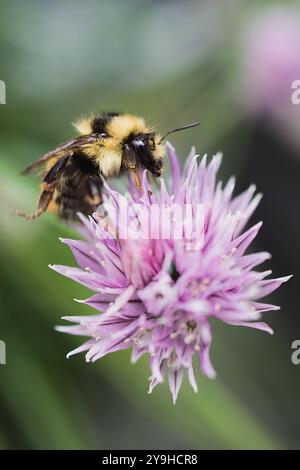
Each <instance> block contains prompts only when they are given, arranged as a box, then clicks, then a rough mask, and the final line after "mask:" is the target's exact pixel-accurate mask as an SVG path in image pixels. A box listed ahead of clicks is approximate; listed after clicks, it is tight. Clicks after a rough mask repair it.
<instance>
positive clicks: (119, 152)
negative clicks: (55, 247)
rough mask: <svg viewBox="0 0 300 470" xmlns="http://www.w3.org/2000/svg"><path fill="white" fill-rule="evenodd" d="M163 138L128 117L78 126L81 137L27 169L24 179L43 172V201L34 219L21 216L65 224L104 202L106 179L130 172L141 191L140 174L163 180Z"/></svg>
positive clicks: (116, 116)
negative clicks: (52, 217)
mask: <svg viewBox="0 0 300 470" xmlns="http://www.w3.org/2000/svg"><path fill="white" fill-rule="evenodd" d="M195 125H198V123H194V124H190V125H188V126H184V127H182V128H178V129H173V130H172V131H168V132H167V133H166V134H165V135H164V136H163V137H161V135H160V134H158V133H157V132H155V131H153V130H152V129H150V128H149V127H148V126H147V125H146V123H145V120H144V119H143V118H141V117H138V116H134V115H131V114H127V113H115V112H105V113H102V114H100V115H99V116H95V117H91V118H87V119H81V120H80V121H79V122H77V123H76V124H74V126H75V128H76V129H77V131H78V132H79V136H78V137H77V138H75V139H73V140H71V141H70V142H67V143H64V144H61V145H59V146H58V147H56V148H55V149H54V150H51V151H50V152H48V153H46V154H45V155H43V156H42V157H40V158H39V159H38V160H36V161H35V162H33V163H32V164H31V165H29V166H27V167H26V168H25V169H24V170H23V172H22V173H23V174H27V173H30V172H32V171H35V170H38V169H41V170H42V181H41V184H40V190H41V193H40V197H39V200H38V205H37V210H36V212H34V213H33V214H28V215H26V214H24V213H20V212H17V215H20V216H24V217H26V219H29V220H31V219H35V218H37V217H39V216H40V215H42V214H43V212H45V211H46V210H49V211H52V212H56V213H57V214H58V215H59V216H60V217H62V218H63V219H76V215H77V213H78V212H81V213H83V214H85V215H89V214H92V213H93V212H94V211H95V210H96V209H97V207H98V206H99V205H100V204H101V203H102V195H101V193H102V187H103V178H105V179H106V178H111V177H116V176H119V175H121V174H123V173H125V172H130V173H131V176H132V179H133V181H134V184H135V185H136V187H137V188H138V189H139V190H142V188H141V182H140V178H139V169H140V168H146V169H147V170H149V171H150V172H151V173H152V175H154V176H156V177H157V176H160V175H161V172H162V166H163V158H164V155H165V143H164V140H165V138H166V137H167V135H169V134H170V133H171V132H176V131H179V130H182V129H186V128H189V127H193V126H195Z"/></svg>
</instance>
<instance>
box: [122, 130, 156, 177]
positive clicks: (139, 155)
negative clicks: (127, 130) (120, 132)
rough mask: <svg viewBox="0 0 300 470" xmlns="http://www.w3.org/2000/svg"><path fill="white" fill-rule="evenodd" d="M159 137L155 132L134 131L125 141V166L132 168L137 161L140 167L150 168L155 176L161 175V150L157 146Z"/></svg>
mask: <svg viewBox="0 0 300 470" xmlns="http://www.w3.org/2000/svg"><path fill="white" fill-rule="evenodd" d="M156 141H157V139H156V135H155V133H154V132H149V133H132V134H130V135H129V136H128V137H127V138H126V139H125V140H124V142H123V161H124V166H126V167H128V168H132V167H133V164H134V163H136V165H137V166H138V167H143V168H146V169H147V170H149V171H150V172H151V173H152V174H153V175H154V176H160V175H161V169H162V157H163V154H161V150H162V149H159V148H157V142H156Z"/></svg>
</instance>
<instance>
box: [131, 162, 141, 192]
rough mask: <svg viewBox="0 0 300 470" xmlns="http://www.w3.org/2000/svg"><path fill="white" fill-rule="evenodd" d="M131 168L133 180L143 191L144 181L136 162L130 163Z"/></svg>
mask: <svg viewBox="0 0 300 470" xmlns="http://www.w3.org/2000/svg"><path fill="white" fill-rule="evenodd" d="M129 170H130V173H131V175H132V179H133V182H134V184H135V186H136V188H137V189H138V190H139V191H141V190H142V183H141V180H140V176H139V172H138V170H137V167H136V164H135V163H129Z"/></svg>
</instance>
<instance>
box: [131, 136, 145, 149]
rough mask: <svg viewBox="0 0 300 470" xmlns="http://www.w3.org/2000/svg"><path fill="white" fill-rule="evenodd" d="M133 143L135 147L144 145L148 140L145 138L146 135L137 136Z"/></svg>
mask: <svg viewBox="0 0 300 470" xmlns="http://www.w3.org/2000/svg"><path fill="white" fill-rule="evenodd" d="M132 145H133V146H134V147H144V146H145V145H146V140H145V139H144V137H136V138H135V139H133V141H132Z"/></svg>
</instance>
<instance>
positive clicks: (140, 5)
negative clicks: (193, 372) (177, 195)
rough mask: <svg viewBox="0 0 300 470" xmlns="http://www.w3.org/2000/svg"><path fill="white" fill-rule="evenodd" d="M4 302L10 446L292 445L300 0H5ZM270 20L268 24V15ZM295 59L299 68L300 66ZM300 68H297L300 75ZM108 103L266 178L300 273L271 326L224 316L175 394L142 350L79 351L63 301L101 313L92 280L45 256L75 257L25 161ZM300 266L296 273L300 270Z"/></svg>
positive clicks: (0, 119)
mask: <svg viewBox="0 0 300 470" xmlns="http://www.w3.org/2000/svg"><path fill="white" fill-rule="evenodd" d="M0 7H1V14H0V60H1V68H0V79H1V80H4V81H5V82H6V86H7V97H6V100H7V104H6V105H0V169H1V176H0V201H1V218H0V227H1V245H0V246H1V268H0V285H1V313H0V315H1V316H0V339H1V340H3V341H5V342H6V346H7V364H6V365H1V366H0V416H1V418H0V447H1V448H3V449H20V448H22V449H28V448H29V449H95V448H98V449H106V448H109V449H118V448H123V449H134V448H135V449H137V448H144V449H145V448H146V449H155V448H157V449H172V448H173V449H175V448H181V449H182V448H183V449H192V448H195V449H196V448H197V449H215V448H222V449H255V448H256V449H274V448H276V449H282V448H297V447H299V442H300V424H299V419H298V417H299V413H300V400H299V389H300V366H298V367H297V366H295V365H293V364H292V362H291V343H292V341H293V340H294V339H297V338H299V337H300V322H299V307H298V297H299V296H298V280H297V274H298V271H299V269H300V268H299V266H300V259H299V239H300V225H299V221H298V219H299V204H300V190H299V181H300V157H299V156H300V143H299V142H300V138H299V134H300V132H299V130H300V125H299V123H300V107H299V108H297V106H293V105H292V104H291V100H290V94H291V81H292V80H296V79H300V53H299V51H300V48H299V47H298V46H299V45H300V39H299V34H300V32H299V33H298V29H299V31H300V14H299V11H300V10H299V8H300V2H289V1H286V0H282V1H281V2H275V1H264V2H262V1H258V0H257V1H255V0H254V1H252V2H248V1H246V0H245V1H242V0H228V1H226V2H225V1H223V2H221V1H214V0H207V1H196V0H195V1H193V0H186V1H175V0H173V1H172V0H168V1H167V0H166V1H158V0H157V1H154V0H153V1H150V0H149V1H147V0H126V1H122V0H119V1H116V0H112V1H109V0H107V1H105V0H104V1H96V0H88V1H77V0H76V1H72V2H71V1H67V0H64V1H49V0H43V1H41V0H39V1H37V0H36V1H34V0H28V1H26V2H21V1H16V0H12V1H9V0H0ZM272 22H273V23H272ZM298 71H299V73H298ZM297 73H298V75H297ZM101 110H121V111H122V110H126V111H128V112H131V113H136V114H141V115H143V116H145V117H146V118H147V119H148V120H149V122H150V123H153V124H157V126H158V127H159V128H160V129H161V130H162V131H164V130H166V129H168V128H173V127H177V126H180V125H184V124H186V123H189V122H193V121H196V120H199V121H200V123H201V125H200V127H199V128H198V129H196V130H195V129H194V130H190V131H186V132H185V133H181V134H178V135H174V136H172V139H170V140H171V142H172V143H173V144H174V145H175V146H176V148H177V150H178V153H179V154H180V155H181V156H182V161H184V158H185V155H187V153H188V152H189V149H190V147H191V145H196V147H197V150H198V152H199V153H200V154H204V153H206V152H208V153H210V154H211V153H213V152H216V151H218V150H222V151H223V152H224V162H223V167H222V170H221V176H222V178H223V179H226V178H228V177H229V176H230V175H231V174H235V175H236V176H237V178H238V190H243V189H245V188H246V187H247V185H248V184H250V183H252V182H257V184H258V190H259V191H262V192H263V193H264V199H263V202H262V203H261V206H260V209H259V210H258V212H257V214H255V216H254V218H253V221H257V220H259V219H260V218H262V219H264V221H265V224H264V226H263V229H262V231H261V233H260V235H259V237H258V243H257V246H256V248H258V249H264V250H270V251H272V253H273V259H272V260H271V265H272V268H273V270H274V275H275V276H278V275H286V274H289V273H294V274H295V276H294V278H293V279H292V280H291V281H290V283H289V284H288V285H285V286H283V287H282V288H281V290H280V291H279V292H278V293H276V294H274V295H272V297H271V299H272V301H273V302H274V303H276V304H280V305H281V306H282V310H281V311H279V312H275V313H269V314H268V313H267V314H266V315H265V317H264V319H265V320H266V321H268V322H269V324H270V325H271V326H272V327H273V328H274V330H275V335H274V336H273V337H271V336H268V335H266V334H264V333H262V332H259V331H254V330H250V331H248V330H247V329H243V328H236V327H230V326H226V325H224V324H220V323H218V322H214V323H213V346H212V361H213V364H214V366H215V368H216V370H217V372H218V377H217V379H216V380H214V381H209V380H208V379H205V378H203V377H202V376H200V373H199V374H198V384H199V393H198V394H197V395H195V394H194V393H193V392H192V390H191V389H190V387H189V386H188V385H187V384H186V383H184V385H183V388H182V390H181V392H180V394H179V398H178V401H177V404H176V406H173V404H172V401H171V397H170V393H169V390H168V387H167V384H163V385H162V386H160V387H158V388H157V389H156V390H155V391H154V392H153V394H152V395H148V394H147V387H148V376H149V367H148V363H147V358H143V359H142V360H140V362H139V363H138V364H137V365H134V366H132V365H130V362H129V352H128V351H125V352H121V353H117V354H113V355H109V356H107V357H106V358H104V359H102V360H101V361H98V362H96V363H95V364H86V363H85V362H84V356H83V355H79V356H75V357H74V358H71V359H69V360H67V359H66V358H65V355H66V353H67V352H68V351H69V350H70V349H73V348H75V347H76V346H77V345H79V343H80V338H78V337H69V336H67V335H62V334H59V333H57V332H55V331H54V326H55V325H56V324H58V323H60V317H61V316H62V315H68V314H81V313H82V314H84V313H87V312H89V313H91V310H89V309H88V308H87V307H84V306H83V305H79V304H76V303H75V302H74V301H73V300H72V299H73V298H85V297H86V296H87V291H86V290H85V289H84V288H82V287H80V286H79V285H77V284H75V283H73V282H72V281H69V280H67V279H65V278H63V277H61V276H59V275H57V274H56V273H54V272H53V271H51V270H50V269H49V268H48V264H49V263H53V264H54V263H57V264H70V265H72V264H74V261H73V258H72V256H71V254H70V253H69V252H68V250H67V248H66V247H65V246H63V245H62V244H60V243H59V241H58V237H60V236H66V235H68V236H74V237H76V236H77V235H76V234H75V233H74V232H73V231H72V229H71V228H70V227H66V225H64V224H63V223H62V222H60V221H58V220H57V219H56V218H55V217H53V216H51V215H48V214H46V215H44V216H43V217H42V218H41V219H39V220H37V221H34V222H27V221H25V220H23V219H20V218H16V217H13V216H12V213H13V211H14V210H15V209H21V210H25V211H29V212H31V211H32V209H33V208H34V206H35V201H36V197H37V179H36V178H34V177H27V178H25V177H22V176H20V171H21V169H22V168H23V167H24V166H25V165H26V164H28V163H29V162H31V161H33V160H35V159H36V158H37V157H38V156H39V155H40V154H42V153H45V152H46V151H48V150H49V149H51V148H53V147H54V146H56V144H58V143H60V142H63V141H64V140H67V139H69V138H70V137H72V136H73V135H74V130H73V129H72V127H71V122H72V121H74V120H75V119H76V118H78V117H80V116H81V115H85V114H89V113H91V112H97V111H101ZM299 274H300V273H299Z"/></svg>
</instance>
